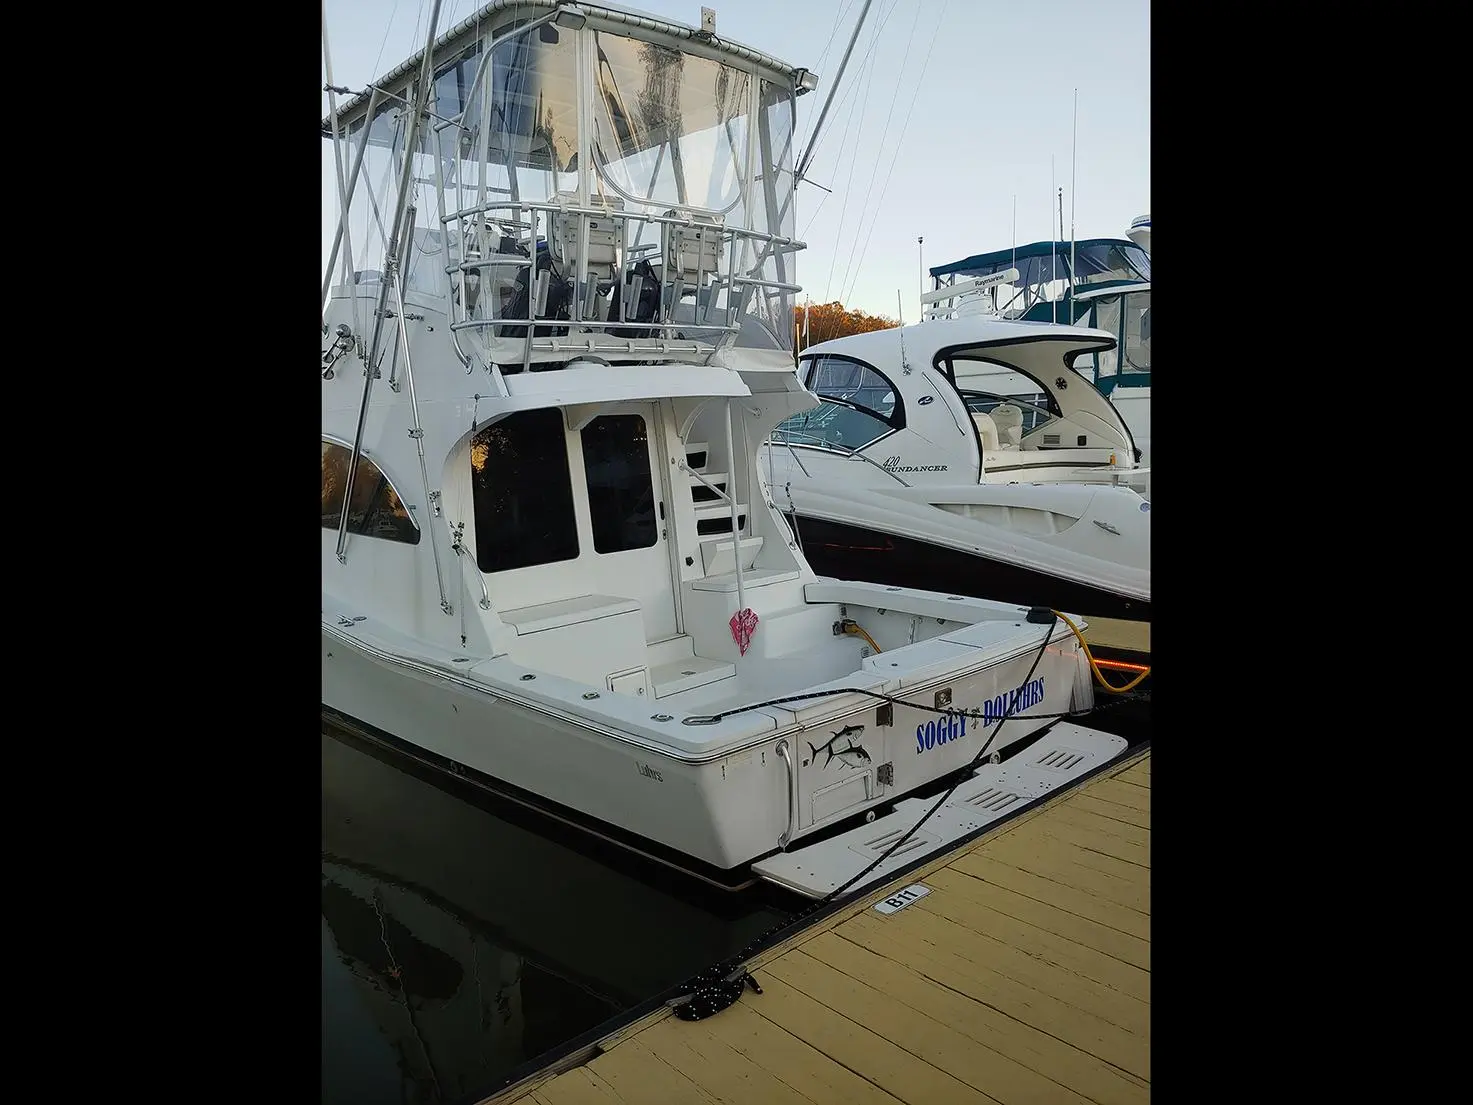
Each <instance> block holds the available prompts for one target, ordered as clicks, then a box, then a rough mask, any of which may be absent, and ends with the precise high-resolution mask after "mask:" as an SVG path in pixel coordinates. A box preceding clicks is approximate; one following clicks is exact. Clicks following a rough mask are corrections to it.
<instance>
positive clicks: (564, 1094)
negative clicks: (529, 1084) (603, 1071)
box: [532, 1067, 624, 1105]
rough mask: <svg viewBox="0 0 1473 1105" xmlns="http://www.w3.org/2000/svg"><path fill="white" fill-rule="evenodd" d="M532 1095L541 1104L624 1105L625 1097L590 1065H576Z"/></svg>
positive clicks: (544, 1084)
mask: <svg viewBox="0 0 1473 1105" xmlns="http://www.w3.org/2000/svg"><path fill="white" fill-rule="evenodd" d="M532 1097H533V1099H534V1100H535V1101H538V1102H539V1103H540V1105H624V1099H623V1098H622V1097H620V1096H619V1095H618V1094H616V1093H615V1092H614V1091H613V1089H611V1088H610V1087H609V1085H608V1084H607V1083H606V1082H604V1081H603V1080H602V1079H601V1078H598V1077H596V1076H595V1075H594V1074H593V1073H592V1071H590V1070H589V1068H588V1067H574V1068H573V1069H572V1070H570V1071H568V1072H567V1073H565V1074H563V1075H560V1076H559V1077H557V1078H554V1079H553V1080H552V1081H550V1082H545V1083H543V1084H542V1085H541V1086H539V1087H538V1088H537V1089H536V1090H534V1091H533V1093H532Z"/></svg>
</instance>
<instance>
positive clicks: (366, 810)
mask: <svg viewBox="0 0 1473 1105" xmlns="http://www.w3.org/2000/svg"><path fill="white" fill-rule="evenodd" d="M1100 701H1101V702H1103V701H1105V696H1101V700H1100ZM1149 709H1150V708H1149V702H1130V703H1126V704H1124V708H1109V707H1107V708H1105V709H1101V710H1098V711H1097V712H1096V713H1095V714H1093V715H1091V716H1090V717H1089V718H1086V719H1082V720H1083V722H1084V724H1086V725H1089V726H1091V727H1092V728H1097V729H1104V730H1106V731H1108V732H1114V733H1118V734H1120V735H1121V736H1124V737H1126V738H1127V739H1128V740H1130V741H1131V743H1132V744H1138V743H1140V742H1141V741H1143V740H1148V739H1149V736H1150V721H1149ZM806 904H807V903H806V902H804V901H802V900H800V899H796V898H793V897H789V896H786V895H784V894H783V893H782V892H780V891H778V890H776V889H775V888H771V887H767V886H765V885H764V886H761V887H759V888H756V889H754V890H750V891H746V892H743V893H741V894H732V893H729V892H724V891H719V890H714V889H711V888H708V887H705V886H704V885H703V884H701V883H698V882H695V881H693V880H690V879H687V878H684V877H682V876H679V875H677V874H674V873H672V872H669V871H667V870H665V869H663V868H659V867H657V866H655V865H652V864H647V863H644V862H642V861H638V860H635V859H632V858H630V857H628V856H627V854H625V853H623V852H619V851H615V850H612V849H607V848H605V847H604V846H602V845H599V844H598V843H597V842H595V841H592V840H591V839H590V838H588V837H586V836H585V835H583V834H579V833H576V832H575V831H572V830H565V829H561V828H560V827H558V826H557V825H555V824H553V823H550V822H548V821H547V820H545V819H543V818H539V817H536V816H535V815H532V814H528V813H526V812H525V811H522V810H520V809H519V808H518V807H515V806H511V805H508V804H505V803H502V802H500V801H499V800H497V799H495V798H493V797H491V796H489V795H487V794H485V793H484V792H483V791H481V790H479V789H478V788H476V787H474V786H472V785H471V784H468V783H465V782H462V781H460V780H456V779H451V778H448V777H446V776H444V775H441V774H438V773H435V772H433V771H431V770H430V769H427V768H423V767H421V766H419V765H416V764H413V763H412V762H410V761H407V760H405V759H403V758H401V757H398V756H397V755H395V754H393V753H390V752H386V751H383V750H381V749H379V748H377V747H375V746H372V745H370V744H367V743H365V742H363V741H361V740H360V739H359V738H358V737H356V736H354V735H353V734H351V733H348V732H345V731H343V730H341V729H339V728H337V727H336V726H335V725H333V724H332V723H331V722H329V721H328V720H326V719H324V721H323V733H322V1100H323V1102H324V1105H380V1103H383V1105H408V1103H413V1105H419V1103H439V1102H460V1101H464V1100H467V1099H474V1097H475V1096H477V1095H479V1094H482V1093H484V1092H486V1091H488V1090H490V1089H492V1088H494V1087H495V1086H496V1085H497V1084H498V1083H499V1082H500V1080H501V1079H502V1078H503V1077H504V1076H505V1075H506V1074H507V1073H509V1072H510V1071H511V1070H512V1069H513V1068H515V1067H516V1066H518V1065H519V1064H521V1063H523V1062H526V1061H527V1060H530V1059H533V1058H536V1057H537V1056H540V1055H542V1054H543V1053H545V1052H547V1051H549V1050H551V1049H553V1048H555V1047H557V1046H559V1045H560V1044H563V1043H565V1042H567V1041H569V1040H571V1039H573V1038H574V1037H576V1036H578V1035H580V1034H582V1033H584V1032H587V1031H588V1030H590V1029H592V1028H594V1027H596V1026H598V1025H599V1024H602V1023H603V1022H604V1021H606V1020H608V1019H609V1018H611V1017H613V1016H615V1015H616V1014H618V1013H619V1012H620V1011H622V1010H624V1009H628V1008H630V1007H632V1006H634V1005H638V1004H639V1003H640V1002H642V1001H644V1000H646V999H648V998H650V997H653V996H654V995H656V994H658V993H660V992H661V991H663V990H665V989H667V988H668V987H670V986H672V985H674V984H676V983H679V982H681V981H683V980H685V979H687V978H689V977H690V976H691V975H693V974H695V973H696V972H697V971H700V970H701V969H703V968H705V967H707V966H709V965H711V964H712V963H715V962H717V961H718V960H721V959H723V958H725V957H727V956H729V955H732V954H734V953H735V952H737V951H738V950H740V949H741V948H742V947H744V946H745V945H746V944H747V943H748V942H750V941H751V940H752V939H753V938H754V937H756V936H757V935H759V934H761V933H764V932H766V931H767V930H769V929H771V928H773V927H774V926H775V925H777V924H779V923H781V922H782V921H784V920H785V919H787V918H788V917H789V916H791V915H792V914H794V913H796V912H797V911H798V910H799V909H801V908H803V906H805V905H806Z"/></svg>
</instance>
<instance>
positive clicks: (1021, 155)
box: [320, 0, 1151, 322]
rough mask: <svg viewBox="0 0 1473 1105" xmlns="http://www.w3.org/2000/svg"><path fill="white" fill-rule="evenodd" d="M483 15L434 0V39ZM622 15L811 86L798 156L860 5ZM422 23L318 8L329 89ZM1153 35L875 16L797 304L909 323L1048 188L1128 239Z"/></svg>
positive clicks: (1143, 7)
mask: <svg viewBox="0 0 1473 1105" xmlns="http://www.w3.org/2000/svg"><path fill="white" fill-rule="evenodd" d="M484 6H485V0H442V4H441V9H440V27H439V31H438V32H437V34H439V33H443V32H444V31H445V30H447V29H448V28H450V27H452V26H454V25H455V24H456V23H458V22H460V21H461V20H462V19H464V18H465V17H466V16H468V15H471V14H473V13H474V12H475V11H476V10H478V9H479V8H481V7H484ZM620 6H624V7H632V8H636V9H638V10H640V11H644V12H648V13H650V14H653V15H658V16H662V17H664V18H666V19H669V20H671V21H672V22H680V23H685V24H689V25H693V26H699V25H700V20H701V8H702V7H703V6H705V7H712V8H714V9H715V11H716V33H717V36H718V37H720V38H728V39H732V40H734V41H736V42H740V43H743V44H745V45H748V46H752V47H754V48H756V49H758V50H762V51H763V52H765V53H768V54H771V55H773V56H774V57H778V58H781V59H782V60H783V61H786V62H789V63H790V64H792V65H794V66H806V67H807V68H809V69H812V70H814V71H815V72H817V73H818V75H819V87H818V89H817V91H815V92H812V93H809V94H807V95H804V96H801V97H799V98H798V128H797V131H798V136H799V142H798V147H797V148H798V149H799V150H800V151H801V150H803V149H804V148H806V147H807V146H808V144H809V141H810V135H811V132H812V130H813V126H814V123H815V121H816V120H817V118H818V114H819V112H820V110H821V109H822V107H823V103H824V101H825V99H826V98H827V97H828V94H829V91H830V89H831V88H832V87H833V86H834V78H835V76H836V74H837V72H838V68H839V62H840V59H841V58H842V57H843V55H844V49H845V47H846V45H847V44H848V42H849V38H850V35H852V34H853V32H854V26H855V22H856V20H857V18H858V16H859V12H860V10H861V8H862V7H863V6H864V0H705V3H704V5H703V3H702V0H638V2H635V3H626V4H622V5H620ZM432 7H433V3H432V0H323V10H324V12H325V20H326V29H327V46H328V50H329V56H330V59H331V63H332V78H333V83H334V84H336V85H339V86H346V87H348V88H351V89H353V90H355V91H360V90H362V89H363V88H364V87H365V86H366V85H367V84H368V83H369V82H370V81H372V80H374V79H376V78H377V77H380V76H382V75H383V74H385V73H387V72H388V71H389V70H390V69H392V68H394V67H395V66H397V65H398V64H399V63H400V62H402V61H404V60H406V59H407V58H408V57H409V56H410V55H411V54H413V53H414V52H415V51H416V50H417V49H419V48H420V47H421V46H422V45H423V44H424V37H425V32H426V26H427V22H428V19H429V14H430V11H431V9H432ZM1150 37H1151V20H1150V3H1149V0H1013V2H1012V3H1008V4H1005V3H1000V2H998V0H872V2H871V3H870V8H869V12H868V14H867V16H866V17H865V21H864V25H863V27H862V28H861V30H860V34H859V38H858V40H857V41H856V43H855V46H854V51H853V54H852V56H851V57H850V59H849V65H848V67H847V69H846V70H845V72H844V74H843V78H842V80H841V82H840V83H839V91H838V95H837V97H836V98H835V100H834V102H833V105H832V106H831V107H830V109H829V113H828V118H827V119H826V120H825V122H824V127H823V131H822V133H821V134H819V136H818V141H817V146H816V152H815V153H814V156H813V160H812V163H811V164H810V166H809V168H808V172H807V174H806V176H807V178H808V179H809V180H811V181H813V182H814V183H813V184H812V185H810V184H803V185H801V186H800V190H799V193H798V200H797V231H798V237H799V238H800V239H801V240H802V241H804V242H806V243H807V244H808V248H807V249H806V250H804V251H803V252H802V253H800V254H798V255H797V263H798V282H799V283H801V284H802V285H803V287H804V292H805V294H806V295H807V296H808V297H810V298H811V299H812V301H813V302H814V303H825V302H830V301H834V300H838V301H840V302H842V303H844V305H845V306H846V307H849V308H851V309H858V310H862V311H866V312H868V313H871V314H882V315H886V316H888V317H891V318H894V317H895V316H896V315H897V313H899V314H900V316H901V317H902V319H903V320H904V321H905V322H915V321H916V320H917V318H918V317H919V313H918V312H919V298H918V297H919V295H920V292H921V290H922V287H923V285H924V286H929V284H930V279H929V276H925V277H923V275H922V265H923V264H924V266H925V267H926V268H929V267H931V266H935V265H941V264H944V263H946V262H948V261H956V260H960V259H961V258H963V257H967V256H969V255H971V254H974V253H985V252H988V251H990V250H995V249H1007V248H1009V247H1010V246H1011V245H1013V244H1023V243H1025V242H1033V241H1038V240H1040V239H1047V238H1048V237H1049V236H1050V234H1051V233H1053V232H1054V231H1056V230H1057V228H1058V224H1059V195H1058V190H1059V189H1060V188H1062V189H1063V190H1064V196H1063V221H1064V233H1063V237H1064V238H1066V239H1067V238H1068V237H1069V236H1070V233H1071V227H1072V228H1073V234H1074V235H1075V236H1076V237H1078V238H1080V239H1083V238H1099V237H1115V238H1123V237H1125V233H1126V231H1127V229H1128V228H1129V226H1130V221H1131V220H1132V219H1133V218H1135V217H1136V216H1138V215H1144V214H1149V213H1150V210H1151V143H1150V136H1151V103H1150V101H1151V69H1150ZM323 75H324V78H325V76H326V69H325V68H324V70H323ZM1076 90H1077V104H1078V107H1077V116H1076V114H1075V112H1076V108H1075V103H1076ZM327 113H328V108H327V96H326V94H325V93H324V94H323V96H322V111H321V116H320V117H322V116H326V115H327ZM324 145H327V142H326V140H324ZM323 164H324V166H327V165H330V161H329V160H328V159H324V161H323ZM818 185H822V187H823V188H828V189H832V191H831V193H825V192H824V191H822V190H821V189H820V188H819V187H818ZM331 233H332V227H331V226H328V227H327V228H326V230H325V235H326V236H328V238H329V241H330V236H331ZM917 238H924V242H921V243H918V242H917ZM325 258H326V250H324V263H325Z"/></svg>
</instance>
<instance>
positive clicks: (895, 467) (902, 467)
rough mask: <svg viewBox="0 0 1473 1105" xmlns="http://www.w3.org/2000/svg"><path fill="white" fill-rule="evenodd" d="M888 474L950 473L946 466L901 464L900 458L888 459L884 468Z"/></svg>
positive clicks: (949, 467)
mask: <svg viewBox="0 0 1473 1105" xmlns="http://www.w3.org/2000/svg"><path fill="white" fill-rule="evenodd" d="M882 467H883V468H884V469H885V471H886V472H949V471H951V466H950V465H946V464H901V463H900V458H899V457H886V458H885V463H884V465H883V466H882Z"/></svg>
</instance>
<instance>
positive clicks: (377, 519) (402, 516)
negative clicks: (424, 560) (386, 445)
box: [322, 438, 419, 545]
mask: <svg viewBox="0 0 1473 1105" xmlns="http://www.w3.org/2000/svg"><path fill="white" fill-rule="evenodd" d="M352 459H353V450H352V449H350V448H349V447H348V446H346V445H341V444H339V443H338V442H336V441H329V440H328V439H327V438H323V439H322V528H323V529H331V530H335V529H337V528H338V527H339V526H340V525H341V524H342V518H343V492H344V490H345V489H346V488H347V486H348V464H349V462H350V461H351V460H352ZM348 532H349V533H356V534H360V535H362V536H364V537H381V538H383V539H384V540H385V541H402V542H403V543H404V544H406V545H418V544H419V526H418V525H417V524H416V523H415V521H414V516H413V515H412V514H410V513H409V508H408V507H406V506H405V505H404V501H403V500H402V499H400V498H399V493H398V492H397V491H396V490H394V485H393V484H391V483H390V482H389V477H388V476H386V475H384V473H383V470H382V469H381V468H379V466H378V465H377V464H375V463H374V462H373V461H371V460H369V459H368V458H367V457H365V456H361V455H360V456H359V458H358V474H357V475H356V476H354V477H353V505H352V507H351V508H350V509H349V511H348Z"/></svg>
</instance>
